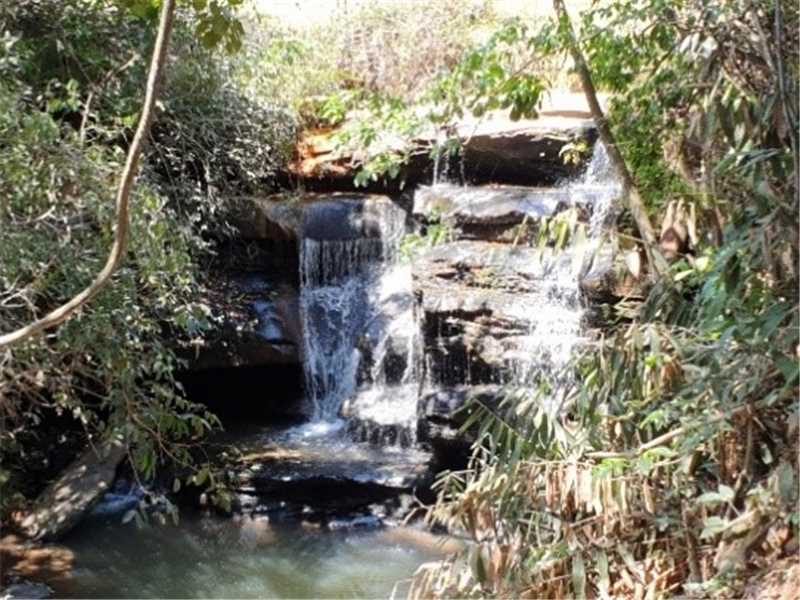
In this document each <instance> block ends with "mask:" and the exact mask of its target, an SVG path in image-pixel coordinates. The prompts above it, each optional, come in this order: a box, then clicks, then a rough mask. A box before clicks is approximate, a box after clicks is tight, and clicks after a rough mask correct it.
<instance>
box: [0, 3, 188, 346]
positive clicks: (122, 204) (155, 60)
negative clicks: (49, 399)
mask: <svg viewBox="0 0 800 600" xmlns="http://www.w3.org/2000/svg"><path fill="white" fill-rule="evenodd" d="M175 1H176V0H164V2H163V3H162V6H161V17H160V19H159V24H158V34H157V35H156V44H155V48H154V49H153V57H152V60H151V62H150V70H149V72H148V76H147V89H146V93H145V98H144V104H143V106H142V115H141V117H140V118H139V125H138V127H137V128H136V134H135V135H134V137H133V142H132V143H131V146H130V148H129V149H128V157H127V159H126V160H125V168H124V169H123V171H122V178H121V180H120V183H119V188H118V189H117V200H116V207H117V208H116V229H115V230H114V243H113V244H112V246H111V251H110V252H109V255H108V259H107V260H106V264H105V265H104V266H103V269H102V270H101V271H100V272H99V273H98V274H97V277H95V279H94V281H92V283H90V284H89V286H88V287H87V288H86V289H84V290H83V291H82V292H80V293H79V294H77V295H76V296H74V297H73V298H72V299H71V300H69V301H68V302H66V303H65V304H62V305H61V306H59V307H58V308H56V309H55V310H53V311H51V312H49V313H47V314H46V315H45V316H43V317H42V318H41V319H37V320H36V321H34V322H33V323H29V324H28V325H25V326H24V327H21V328H19V329H17V330H16V331H12V332H11V333H6V334H4V335H2V336H0V350H3V349H6V348H10V347H11V346H13V345H14V344H18V343H20V342H22V341H24V340H27V339H29V338H31V337H33V336H35V335H39V334H41V333H42V332H44V331H46V330H48V329H52V328H54V327H56V326H58V325H60V324H61V323H63V322H64V321H66V320H67V319H69V318H70V317H71V316H73V315H74V314H75V313H76V312H77V311H78V310H79V309H80V308H81V307H82V306H83V305H84V304H86V303H87V302H89V301H90V300H92V299H93V298H94V297H95V296H96V295H97V294H98V293H99V292H100V291H101V290H102V289H103V288H104V287H105V286H107V285H108V283H109V282H110V281H111V276H112V275H113V274H114V272H115V271H116V270H117V268H118V267H119V265H120V264H121V263H122V260H123V258H124V257H125V250H126V247H127V244H128V234H129V228H130V223H129V212H130V197H131V192H132V191H133V185H134V183H135V181H136V175H137V173H138V171H139V159H140V158H141V155H142V149H143V148H144V144H145V141H146V139H147V135H148V133H149V131H150V125H151V123H152V122H153V118H154V113H155V104H156V97H157V95H158V85H159V82H160V80H161V77H162V74H163V72H164V67H165V65H166V62H167V51H168V50H169V42H170V37H171V35H172V26H173V23H174V20H175Z"/></svg>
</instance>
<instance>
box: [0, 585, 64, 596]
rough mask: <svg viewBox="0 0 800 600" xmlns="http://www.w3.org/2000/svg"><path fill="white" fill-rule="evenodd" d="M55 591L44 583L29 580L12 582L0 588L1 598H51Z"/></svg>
mask: <svg viewBox="0 0 800 600" xmlns="http://www.w3.org/2000/svg"><path fill="white" fill-rule="evenodd" d="M54 594H55V592H53V590H52V589H51V588H50V587H49V586H47V585H45V584H44V583H33V582H30V581H26V582H21V583H14V584H12V585H10V586H8V587H7V588H6V589H4V590H0V595H2V597H3V600H18V599H19V600H22V599H23V598H25V599H27V600H42V599H44V598H53V597H54Z"/></svg>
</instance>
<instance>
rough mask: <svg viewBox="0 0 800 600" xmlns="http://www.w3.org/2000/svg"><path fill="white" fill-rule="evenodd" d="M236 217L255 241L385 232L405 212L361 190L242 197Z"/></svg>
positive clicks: (336, 237) (338, 237)
mask: <svg viewBox="0 0 800 600" xmlns="http://www.w3.org/2000/svg"><path fill="white" fill-rule="evenodd" d="M235 206H236V209H235V212H234V215H233V217H232V218H231V221H232V223H233V225H234V226H235V227H236V228H237V229H238V231H239V237H240V238H242V239H250V240H275V241H286V240H300V239H304V238H307V239H314V240H328V241H335V240H353V239H360V238H376V237H384V235H385V228H386V226H387V224H388V225H391V224H392V222H393V221H396V220H397V219H402V220H404V219H405V213H404V212H403V211H402V209H400V208H399V207H398V206H397V205H396V204H395V203H394V202H393V201H392V200H391V199H390V198H389V197H388V196H383V195H379V194H361V193H335V192H334V193H316V194H315V193H305V194H276V195H272V196H267V197H263V198H238V199H237V200H236V202H235Z"/></svg>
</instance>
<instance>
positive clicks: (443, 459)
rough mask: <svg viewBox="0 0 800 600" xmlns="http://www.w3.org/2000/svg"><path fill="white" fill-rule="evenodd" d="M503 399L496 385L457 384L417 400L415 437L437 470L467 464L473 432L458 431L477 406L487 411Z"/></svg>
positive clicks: (500, 389) (500, 390) (501, 392)
mask: <svg viewBox="0 0 800 600" xmlns="http://www.w3.org/2000/svg"><path fill="white" fill-rule="evenodd" d="M502 397H503V391H502V388H501V386H498V385H475V386H469V385H459V386H454V387H450V388H445V389H439V390H435V391H431V392H428V393H427V394H425V395H423V396H422V397H421V398H420V400H419V407H418V410H417V414H418V418H419V422H418V428H417V435H418V439H419V441H420V443H422V444H425V445H427V446H429V447H430V448H431V450H432V452H433V456H434V461H435V463H436V464H437V465H439V466H440V467H453V468H460V467H462V466H463V465H464V464H465V463H466V459H467V457H468V456H469V450H470V446H471V444H472V443H473V442H474V441H475V435H474V431H473V432H470V431H467V432H463V433H462V432H460V431H459V430H460V429H461V427H462V426H463V424H464V423H465V422H466V420H467V418H468V417H469V415H470V414H471V413H472V410H473V409H472V408H471V407H473V406H474V405H476V403H480V404H483V405H484V406H488V407H489V408H495V407H497V406H498V404H499V402H500V400H501V399H502Z"/></svg>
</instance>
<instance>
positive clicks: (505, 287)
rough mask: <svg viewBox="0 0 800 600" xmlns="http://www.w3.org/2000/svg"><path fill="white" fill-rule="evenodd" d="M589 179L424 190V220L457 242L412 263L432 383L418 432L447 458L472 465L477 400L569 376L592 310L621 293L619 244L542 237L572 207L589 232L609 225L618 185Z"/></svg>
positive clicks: (420, 202) (440, 458)
mask: <svg viewBox="0 0 800 600" xmlns="http://www.w3.org/2000/svg"><path fill="white" fill-rule="evenodd" d="M587 179H588V178H584V179H582V180H581V181H579V182H578V183H576V184H574V185H573V184H570V185H564V186H561V187H557V188H520V187H509V186H483V187H468V188H465V187H460V186H454V185H449V184H445V185H441V184H440V185H435V186H429V187H421V188H418V189H417V191H416V193H415V197H414V208H413V213H414V216H415V218H416V219H417V220H418V221H420V222H421V223H422V225H423V227H425V226H426V225H427V226H432V225H433V224H436V225H439V226H441V225H442V224H443V225H445V226H447V227H448V228H449V230H450V231H451V235H450V237H451V241H448V242H447V243H444V244H441V245H438V246H434V247H433V248H429V249H427V250H426V251H425V252H424V253H423V254H422V255H420V256H418V257H416V258H415V260H414V269H413V273H414V289H415V294H416V296H417V298H418V302H419V308H420V312H421V314H422V337H423V341H422V346H423V353H424V356H425V368H426V374H425V377H426V382H427V384H428V388H427V389H428V391H427V392H426V393H425V394H424V395H423V396H422V398H421V400H420V403H419V410H418V418H419V421H418V434H419V439H420V441H422V442H423V443H425V444H427V445H428V446H429V447H430V448H431V450H432V451H433V453H434V456H435V457H436V459H437V462H438V463H439V464H440V465H444V466H447V467H452V466H457V465H459V463H461V464H463V461H464V460H465V457H466V455H467V453H468V449H469V446H470V444H471V443H472V442H473V441H474V438H472V437H471V436H470V435H469V433H466V434H465V433H463V432H459V429H460V428H461V426H462V425H463V423H464V420H465V418H466V416H467V415H468V414H469V410H470V408H469V407H470V406H472V405H474V403H475V402H479V403H480V404H482V405H483V406H486V407H489V408H493V407H496V406H498V405H499V403H500V401H501V399H502V398H503V397H504V395H505V394H506V393H507V390H508V389H510V388H512V387H514V386H518V387H521V388H522V389H531V388H535V387H537V385H538V384H537V383H536V382H537V381H540V380H541V379H540V378H542V377H544V378H547V380H548V381H549V380H550V378H552V377H556V378H558V377H564V375H561V371H560V370H561V368H562V367H563V366H565V362H566V361H568V359H569V356H571V355H572V353H573V351H574V349H575V348H576V347H578V346H579V345H580V344H583V343H585V340H586V336H588V335H591V331H590V330H589V329H588V327H589V326H591V325H592V324H593V323H592V321H593V319H595V318H596V311H594V310H593V307H594V306H595V305H596V304H597V303H600V302H604V301H608V300H609V299H611V298H612V297H613V295H614V292H615V285H616V283H615V282H616V281H617V278H616V277H615V275H614V274H613V271H614V267H615V260H616V259H615V254H614V252H613V251H612V250H611V247H603V246H596V245H594V242H592V244H584V245H580V244H579V245H576V246H568V247H567V248H564V249H562V250H560V251H556V250H555V249H554V248H552V247H548V246H544V247H539V246H538V245H537V247H533V246H534V245H533V244H532V242H533V241H534V240H535V239H536V238H537V236H536V234H537V232H538V230H539V229H540V227H541V224H542V222H543V220H544V219H552V218H554V217H557V216H558V215H560V214H561V213H565V211H567V210H570V211H571V212H570V213H569V217H570V220H571V221H572V222H573V223H582V224H583V225H584V227H585V228H586V229H587V230H589V229H590V228H591V227H592V226H593V225H594V224H602V223H603V219H604V213H603V212H602V211H603V210H604V208H603V207H604V206H606V204H604V203H605V202H606V201H607V200H608V198H609V193H610V192H609V188H608V187H607V184H605V183H603V182H601V184H598V185H592V184H591V182H589V183H587V181H586V180H587ZM604 186H605V187H604ZM565 216H566V215H565ZM453 238H454V239H453ZM598 248H599V250H598ZM587 301H588V305H589V306H588V307H587V306H586V304H587ZM587 309H588V310H587Z"/></svg>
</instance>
